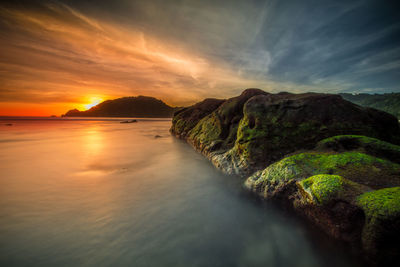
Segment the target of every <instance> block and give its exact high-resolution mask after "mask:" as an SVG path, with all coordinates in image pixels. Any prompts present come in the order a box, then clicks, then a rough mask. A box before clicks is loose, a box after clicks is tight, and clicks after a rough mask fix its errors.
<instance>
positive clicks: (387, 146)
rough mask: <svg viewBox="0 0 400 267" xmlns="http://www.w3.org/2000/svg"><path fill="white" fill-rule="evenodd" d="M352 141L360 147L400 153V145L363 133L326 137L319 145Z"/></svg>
mask: <svg viewBox="0 0 400 267" xmlns="http://www.w3.org/2000/svg"><path fill="white" fill-rule="evenodd" d="M346 142H352V143H353V144H354V145H357V146H358V147H367V146H368V147H370V148H371V149H375V150H392V151H395V152H398V153H400V146H397V145H394V144H391V143H388V142H385V141H382V140H379V139H376V138H372V137H367V136H363V135H337V136H333V137H329V138H326V139H324V140H322V141H320V142H319V143H318V146H333V145H335V144H340V143H346Z"/></svg>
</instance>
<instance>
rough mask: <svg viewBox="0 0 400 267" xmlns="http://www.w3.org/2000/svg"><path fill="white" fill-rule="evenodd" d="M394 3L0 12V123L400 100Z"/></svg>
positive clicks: (199, 3)
mask: <svg viewBox="0 0 400 267" xmlns="http://www.w3.org/2000/svg"><path fill="white" fill-rule="evenodd" d="M397 2H399V1H389V0H387V1H383V0H379V1H378V0H370V1H368V0H365V1H364V0H363V1H351V0H302V1H299V0H285V1H282V0H266V1H256V0H238V1H234V0H230V1H216V0H212V1H211V0H210V1H208V0H168V1H167V0H138V1H132V0H131V1H129V0H113V1H104V0H103V1H99V0H91V1H90V0H59V1H34V0H30V1H10V2H8V3H7V2H5V1H2V4H0V115H35V116H37V115H44V116H47V115H51V114H56V115H60V114H63V113H65V112H66V111H68V110H69V109H72V108H78V109H80V110H85V109H87V108H89V107H90V105H93V104H96V103H98V102H100V101H102V100H106V99H113V98H117V97H122V96H136V95H148V96H154V97H157V98H159V99H162V100H163V101H164V102H166V103H167V104H169V105H173V106H182V105H189V104H193V103H194V102H196V101H199V100H201V99H203V98H205V97H219V98H226V97H231V96H234V95H237V94H239V93H240V92H241V91H242V90H243V89H245V88H249V87H257V88H261V89H264V90H266V91H270V92H279V91H291V92H305V91H315V92H329V93H338V92H352V93H357V92H358V93H360V92H366V93H385V92H400V19H399V18H400V17H399V16H398V12H399V4H398V3H397Z"/></svg>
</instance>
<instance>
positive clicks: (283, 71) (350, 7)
mask: <svg viewBox="0 0 400 267" xmlns="http://www.w3.org/2000/svg"><path fill="white" fill-rule="evenodd" d="M66 3H68V4H70V5H73V6H76V7H77V8H80V9H81V10H84V11H86V12H90V10H92V12H94V13H96V14H99V13H101V14H102V15H104V16H106V17H108V18H109V19H115V20H119V21H120V22H125V23H131V24H133V25H137V26H138V27H141V28H142V29H144V30H145V31H150V32H153V33H154V34H156V35H157V36H162V37H163V38H167V39H172V40H175V41H177V42H178V43H179V45H182V46H189V47H191V48H192V49H193V50H195V51H196V52H199V53H202V54H203V55H204V56H205V57H207V58H208V59H209V60H217V61H221V62H224V63H225V64H227V65H229V66H231V68H232V69H234V70H237V71H238V75H247V76H248V77H252V78H255V79H261V80H262V79H265V80H270V81H276V82H285V83H286V82H291V83H294V84H298V85H305V86H310V88H312V89H314V88H313V87H315V86H317V87H318V86H320V87H321V90H323V89H324V88H325V87H326V86H328V87H329V88H331V86H330V85H334V86H335V87H336V88H335V89H336V90H337V91H349V90H350V91H357V90H373V89H374V88H375V89H376V90H377V91H399V90H400V89H399V86H398V84H399V79H400V78H399V77H400V53H399V47H400V20H399V16H398V10H399V7H400V5H399V4H398V1H378V0H361V1H349V0H323V1H321V0H303V1H298V0H286V1H278V0H269V1H192V0H188V1H184V0H183V1H173V0H172V1H161V0H160V1H66ZM94 13H93V15H95V14H94ZM315 89H316V88H315Z"/></svg>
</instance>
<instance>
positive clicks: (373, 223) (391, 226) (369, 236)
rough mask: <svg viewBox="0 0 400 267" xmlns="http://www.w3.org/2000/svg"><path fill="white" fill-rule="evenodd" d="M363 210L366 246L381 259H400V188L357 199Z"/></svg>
mask: <svg viewBox="0 0 400 267" xmlns="http://www.w3.org/2000/svg"><path fill="white" fill-rule="evenodd" d="M357 204H358V205H359V206H360V207H361V208H362V209H363V210H364V213H365V216H366V223H365V226H364V229H363V233H362V243H363V247H364V249H365V250H366V251H368V252H369V253H370V254H372V255H374V256H375V257H378V261H379V262H385V261H386V259H391V260H393V259H395V258H397V259H399V255H400V245H399V244H400V187H392V188H384V189H380V190H376V191H372V192H367V193H364V194H362V195H360V196H359V197H358V198H357Z"/></svg>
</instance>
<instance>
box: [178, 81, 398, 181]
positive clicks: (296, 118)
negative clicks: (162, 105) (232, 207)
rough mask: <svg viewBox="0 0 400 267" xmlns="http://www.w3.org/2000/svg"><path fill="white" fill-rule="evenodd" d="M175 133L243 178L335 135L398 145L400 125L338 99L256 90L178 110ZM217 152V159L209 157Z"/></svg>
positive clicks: (382, 114)
mask: <svg viewBox="0 0 400 267" xmlns="http://www.w3.org/2000/svg"><path fill="white" fill-rule="evenodd" d="M171 132H172V133H173V134H175V135H177V136H179V137H181V138H184V139H186V140H188V141H189V142H190V143H191V144H193V145H194V147H195V148H196V149H198V150H200V151H202V152H203V153H204V154H205V155H206V156H207V157H209V158H210V159H211V160H212V161H213V162H218V164H217V165H218V166H224V167H223V171H226V172H228V173H230V171H232V170H235V172H236V173H237V174H240V175H243V176H245V175H249V174H251V173H253V172H254V171H256V170H260V169H263V168H265V166H268V165H269V164H271V163H273V162H276V161H278V160H280V159H282V158H283V157H285V156H286V155H288V154H290V153H294V152H296V151H298V150H310V149H312V148H314V147H315V145H316V144H317V142H319V141H321V140H323V139H325V138H328V137H331V136H336V135H343V134H353V135H365V136H370V137H375V138H379V139H382V140H385V141H389V142H392V143H396V142H398V143H400V140H399V136H400V127H399V123H398V121H397V120H396V118H395V117H393V116H391V115H390V114H386V113H384V112H380V111H377V110H373V109H370V108H363V107H360V106H357V105H355V104H353V103H351V102H348V101H345V100H343V99H342V98H341V97H340V96H338V95H330V94H317V93H305V94H290V93H279V94H270V93H267V92H264V91H262V90H260V89H254V88H253V89H247V90H245V91H243V93H242V94H241V95H239V96H237V97H233V98H230V99H228V100H218V99H206V100H204V101H202V102H200V103H198V104H196V105H193V106H191V107H188V108H185V109H182V110H180V111H178V112H176V113H175V116H174V118H173V120H172V127H171ZM216 150H218V151H217V152H218V157H217V158H213V157H211V156H210V154H211V153H213V152H216ZM222 153H226V155H225V156H224V155H222ZM222 160H226V161H225V162H219V161H222ZM238 162H240V164H239V163H238ZM235 166H236V167H235Z"/></svg>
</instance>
